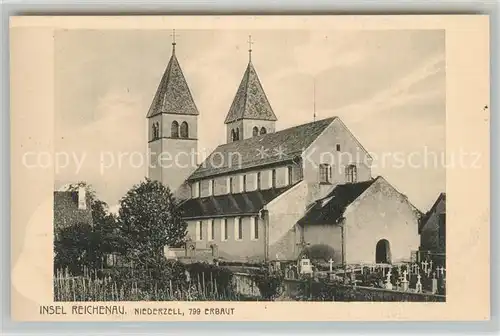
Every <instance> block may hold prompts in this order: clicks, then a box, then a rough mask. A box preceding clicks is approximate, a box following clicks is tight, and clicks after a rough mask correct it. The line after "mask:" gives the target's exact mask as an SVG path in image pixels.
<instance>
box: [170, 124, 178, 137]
mask: <svg viewBox="0 0 500 336" xmlns="http://www.w3.org/2000/svg"><path fill="white" fill-rule="evenodd" d="M170 137H171V138H178V137H179V123H178V122H177V121H175V120H174V121H172V127H171V131H170Z"/></svg>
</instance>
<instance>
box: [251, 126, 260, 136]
mask: <svg viewBox="0 0 500 336" xmlns="http://www.w3.org/2000/svg"><path fill="white" fill-rule="evenodd" d="M252 135H253V136H257V135H259V128H258V127H257V126H255V127H254V128H253V132H252Z"/></svg>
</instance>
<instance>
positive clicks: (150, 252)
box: [118, 179, 187, 268]
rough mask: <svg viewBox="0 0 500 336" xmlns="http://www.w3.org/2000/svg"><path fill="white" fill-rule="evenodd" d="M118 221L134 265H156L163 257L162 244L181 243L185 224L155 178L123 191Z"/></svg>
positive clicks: (172, 198)
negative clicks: (125, 192)
mask: <svg viewBox="0 0 500 336" xmlns="http://www.w3.org/2000/svg"><path fill="white" fill-rule="evenodd" d="M118 223H119V226H120V230H121V232H122V233H123V238H124V239H125V248H126V250H127V257H128V258H129V259H130V260H131V261H132V262H133V263H134V265H135V266H139V267H145V268H157V267H159V265H161V264H162V262H163V261H164V259H165V256H164V247H165V246H170V247H177V246H180V245H182V244H183V243H184V242H185V236H186V229H187V224H186V222H185V221H184V220H183V219H182V216H181V212H180V209H179V207H178V205H177V203H176V200H175V198H174V196H173V195H172V193H171V191H170V189H169V188H168V187H165V186H164V185H163V184H161V183H160V182H158V181H152V180H150V179H146V180H145V181H143V182H141V183H140V184H138V185H135V186H133V187H132V189H130V190H129V191H128V192H127V194H126V195H125V197H123V198H122V200H121V201H120V210H119V217H118Z"/></svg>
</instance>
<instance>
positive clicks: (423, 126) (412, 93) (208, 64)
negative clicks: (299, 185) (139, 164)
mask: <svg viewBox="0 0 500 336" xmlns="http://www.w3.org/2000/svg"><path fill="white" fill-rule="evenodd" d="M170 33H171V32H170V31H67V32H64V33H58V34H57V35H56V51H57V52H56V63H57V67H56V78H57V80H56V130H57V131H56V150H59V151H75V152H86V153H87V154H88V158H87V160H86V161H85V165H84V166H83V167H82V171H81V172H80V173H79V174H75V173H72V172H71V169H72V168H68V169H65V170H63V171H61V172H60V173H59V174H58V176H57V179H58V181H57V183H64V182H73V181H75V180H82V179H86V180H88V181H89V182H90V183H92V184H93V185H94V187H95V189H96V191H97V192H98V194H99V195H100V197H102V198H103V199H104V200H105V201H106V202H108V204H116V203H117V201H118V200H119V199H120V198H121V197H122V196H123V195H124V194H125V192H126V190H127V189H128V188H129V187H130V186H131V185H132V184H134V183H137V182H139V180H141V179H142V178H143V177H144V175H145V169H143V168H134V167H132V166H131V165H130V163H129V162H128V159H127V158H126V157H123V160H125V163H126V164H122V166H121V167H120V168H119V167H114V168H109V169H107V170H106V171H105V172H104V174H101V172H100V169H99V167H100V163H101V162H100V155H99V154H100V153H101V152H102V151H113V152H115V153H117V152H134V151H139V152H143V153H145V152H146V147H147V143H146V134H145V132H146V120H145V115H146V113H147V110H148V108H149V104H150V103H151V100H152V98H153V95H154V93H155V91H156V88H157V86H158V83H159V81H160V78H161V76H162V75H163V72H164V70H165V68H166V66H167V63H168V60H169V58H170V56H171V49H172V46H171V44H170ZM250 33H251V34H252V38H253V40H254V41H255V43H254V44H253V45H252V49H253V52H252V62H253V64H254V66H255V68H256V70H257V72H258V75H259V77H260V79H261V82H262V85H263V87H264V89H265V91H266V94H267V96H268V98H269V100H270V102H271V105H272V107H273V109H274V111H275V113H276V115H277V116H278V122H277V129H282V128H285V127H290V126H294V125H297V124H300V123H304V122H309V121H311V120H312V116H313V105H314V97H316V98H315V100H316V112H317V117H318V118H326V117H330V116H332V115H338V116H339V117H341V118H342V120H343V121H344V122H345V123H346V124H347V126H348V127H349V128H350V129H351V130H352V131H353V132H354V134H355V135H356V136H357V137H358V138H359V140H360V141H361V143H363V145H364V146H365V147H366V148H367V149H369V150H370V149H373V150H374V151H381V150H391V151H392V150H401V149H402V150H406V151H408V150H413V149H415V148H420V147H421V146H422V145H423V144H425V145H427V146H429V148H433V149H435V150H441V149H443V148H444V134H445V66H446V63H445V44H444V31H430V30H419V31H401V30H394V31H314V32H313V31H304V30H302V31H300V30H297V31H288V30H287V31H280V30H272V31H256V32H247V31H244V30H239V31H210V30H199V31H196V30H193V31H179V37H178V44H177V51H176V54H177V57H178V59H179V62H180V64H181V67H182V68H183V71H184V75H185V77H186V79H187V81H188V84H189V86H190V89H191V91H192V93H193V96H194V99H195V102H196V104H197V106H198V109H199V112H200V116H199V121H198V123H199V128H198V129H199V134H198V138H199V139H200V140H199V149H200V150H205V151H210V150H211V149H213V148H215V147H216V146H217V145H219V144H221V143H224V142H225V139H226V130H225V125H224V123H223V121H224V118H225V115H226V113H227V111H228V110H229V107H230V105H231V102H232V99H233V97H234V94H235V93H236V90H237V87H238V85H239V83H240V81H241V78H242V76H243V73H244V71H245V68H246V66H247V62H248V45H247V38H248V34H250ZM313 79H315V82H316V92H315V93H314V92H313ZM207 125H210V127H207ZM115 159H116V158H115ZM384 174H387V178H388V180H389V181H391V182H392V180H393V179H394V180H395V181H396V183H397V184H398V185H397V186H398V187H399V189H400V190H402V191H403V192H405V193H406V194H408V196H409V197H410V198H411V199H412V198H413V199H415V203H419V204H423V205H425V204H427V202H432V201H433V200H429V199H430V198H432V197H433V196H432V197H431V196H430V195H431V194H432V195H433V194H437V192H438V189H440V188H441V187H442V186H441V185H440V184H439V183H438V182H439V181H441V180H442V181H443V183H444V178H443V174H444V170H440V171H436V172H433V171H422V172H415V171H410V170H406V171H405V170H398V171H390V170H386V171H384ZM419 179H426V180H429V181H432V183H430V184H426V185H427V187H426V188H427V189H426V190H427V191H424V190H422V188H424V187H422V185H421V184H420V185H417V184H414V183H413V181H415V180H419ZM440 179H441V180H440Z"/></svg>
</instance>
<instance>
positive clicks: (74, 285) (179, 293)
mask: <svg viewBox="0 0 500 336" xmlns="http://www.w3.org/2000/svg"><path fill="white" fill-rule="evenodd" d="M95 274H96V272H93V271H90V272H89V271H86V272H85V274H84V275H83V276H76V277H75V276H72V275H71V274H69V272H68V271H67V270H66V271H57V272H56V275H55V276H54V300H55V301H72V302H78V301H91V302H95V301H244V300H250V298H247V297H244V296H242V295H238V294H235V293H234V292H233V291H232V290H231V289H230V288H227V289H224V291H222V292H220V291H219V290H218V289H217V280H216V279H213V278H212V277H211V274H210V276H205V275H204V274H202V277H197V278H196V279H194V280H193V281H192V282H191V283H190V285H189V286H180V285H178V284H176V283H175V282H173V281H171V280H170V281H168V282H166V285H158V284H157V283H152V284H150V286H149V289H147V290H145V289H142V288H140V286H139V285H138V282H137V281H126V282H122V283H121V284H120V283H118V282H117V281H115V280H113V279H112V278H111V277H110V276H108V277H104V278H98V277H97V276H95Z"/></svg>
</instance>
